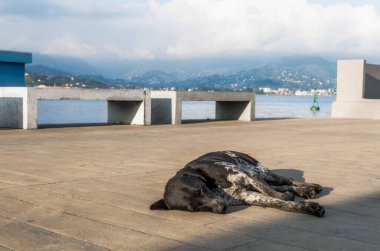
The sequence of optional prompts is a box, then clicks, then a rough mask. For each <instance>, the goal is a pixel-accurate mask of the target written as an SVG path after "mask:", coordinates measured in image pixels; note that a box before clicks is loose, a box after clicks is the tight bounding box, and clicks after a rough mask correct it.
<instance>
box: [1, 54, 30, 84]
mask: <svg viewBox="0 0 380 251" xmlns="http://www.w3.org/2000/svg"><path fill="white" fill-rule="evenodd" d="M31 62H32V54H31V53H27V52H16V51H2V50H0V87H20V86H25V81H24V79H25V64H27V63H31Z"/></svg>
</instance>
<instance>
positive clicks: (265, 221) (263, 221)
mask: <svg viewBox="0 0 380 251" xmlns="http://www.w3.org/2000/svg"><path fill="white" fill-rule="evenodd" d="M266 209H269V210H276V209H271V208H266ZM237 218H241V219H244V220H248V221H258V222H261V223H271V224H275V225H278V226H281V227H285V228H290V229H295V230H299V231H307V232H310V233H314V234H320V235H325V236H334V237H336V238H339V239H347V240H351V241H357V242H360V243H363V244H371V245H375V246H379V247H380V245H379V244H378V243H372V242H364V241H362V240H358V239H354V238H349V237H342V236H339V235H331V234H326V233H323V232H318V231H310V230H309V229H307V230H306V229H304V228H299V227H290V226H287V225H283V224H278V223H273V222H271V221H267V220H259V219H250V218H246V217H239V216H237Z"/></svg>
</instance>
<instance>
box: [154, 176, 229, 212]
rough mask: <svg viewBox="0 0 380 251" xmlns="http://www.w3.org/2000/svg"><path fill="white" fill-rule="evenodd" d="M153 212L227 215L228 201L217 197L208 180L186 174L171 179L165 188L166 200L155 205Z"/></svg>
mask: <svg viewBox="0 0 380 251" xmlns="http://www.w3.org/2000/svg"><path fill="white" fill-rule="evenodd" d="M150 209H151V210H157V209H166V210H171V209H177V210H184V211H190V212H196V211H208V212H213V213H225V211H226V209H227V203H226V201H225V200H224V199H223V198H221V197H220V196H217V195H215V194H214V193H213V192H212V191H211V190H210V188H209V187H208V186H207V181H206V179H205V178H204V177H203V176H202V175H200V174H197V173H192V172H184V173H181V174H177V175H176V176H174V177H173V178H171V179H170V180H169V181H168V183H167V184H166V187H165V193H164V198H163V199H161V200H159V201H157V202H155V203H153V204H152V205H151V206H150Z"/></svg>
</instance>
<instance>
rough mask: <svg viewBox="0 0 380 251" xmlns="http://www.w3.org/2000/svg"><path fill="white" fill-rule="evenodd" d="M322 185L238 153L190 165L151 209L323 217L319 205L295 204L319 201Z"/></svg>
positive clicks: (212, 156) (213, 156)
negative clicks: (249, 209)
mask: <svg viewBox="0 0 380 251" xmlns="http://www.w3.org/2000/svg"><path fill="white" fill-rule="evenodd" d="M321 191H322V187H321V186H320V185H318V184H312V183H305V182H299V181H295V180H293V179H290V178H286V177H282V176H279V175H276V174H275V173H273V172H272V171H270V170H269V169H267V168H265V167H263V166H262V165H261V164H260V162H258V161H257V160H255V159H254V158H252V157H251V156H249V155H247V154H244V153H240V152H234V151H221V152H212V153H208V154H205V155H203V156H201V157H199V158H197V159H196V160H193V161H191V162H190V163H188V164H187V165H186V166H185V167H184V168H182V169H181V170H179V171H178V172H177V173H176V175H175V176H174V177H172V178H171V179H170V180H169V181H168V183H167V184H166V187H165V192H164V197H163V199H161V200H159V201H157V202H155V203H153V204H152V205H151V206H150V209H152V210H156V209H178V210H185V211H191V212H195V211H209V212H214V213H225V212H226V210H227V207H228V205H236V204H240V205H241V204H248V205H256V206H263V207H273V208H279V209H282V210H286V211H292V212H300V213H306V214H311V215H315V216H319V217H321V216H323V215H324V214H325V210H324V208H323V207H322V206H320V205H319V204H318V203H315V202H305V201H301V202H295V201H294V196H295V195H297V196H300V197H303V198H315V196H316V195H317V194H318V193H319V192H321Z"/></svg>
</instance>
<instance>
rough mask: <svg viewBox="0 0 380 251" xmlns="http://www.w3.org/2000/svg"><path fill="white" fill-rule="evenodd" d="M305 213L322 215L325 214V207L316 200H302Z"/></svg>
mask: <svg viewBox="0 0 380 251" xmlns="http://www.w3.org/2000/svg"><path fill="white" fill-rule="evenodd" d="M304 205H305V209H306V213H308V214H311V215H314V216H317V217H322V216H323V215H325V209H324V208H323V207H322V206H321V205H319V204H318V203H316V202H304Z"/></svg>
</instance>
